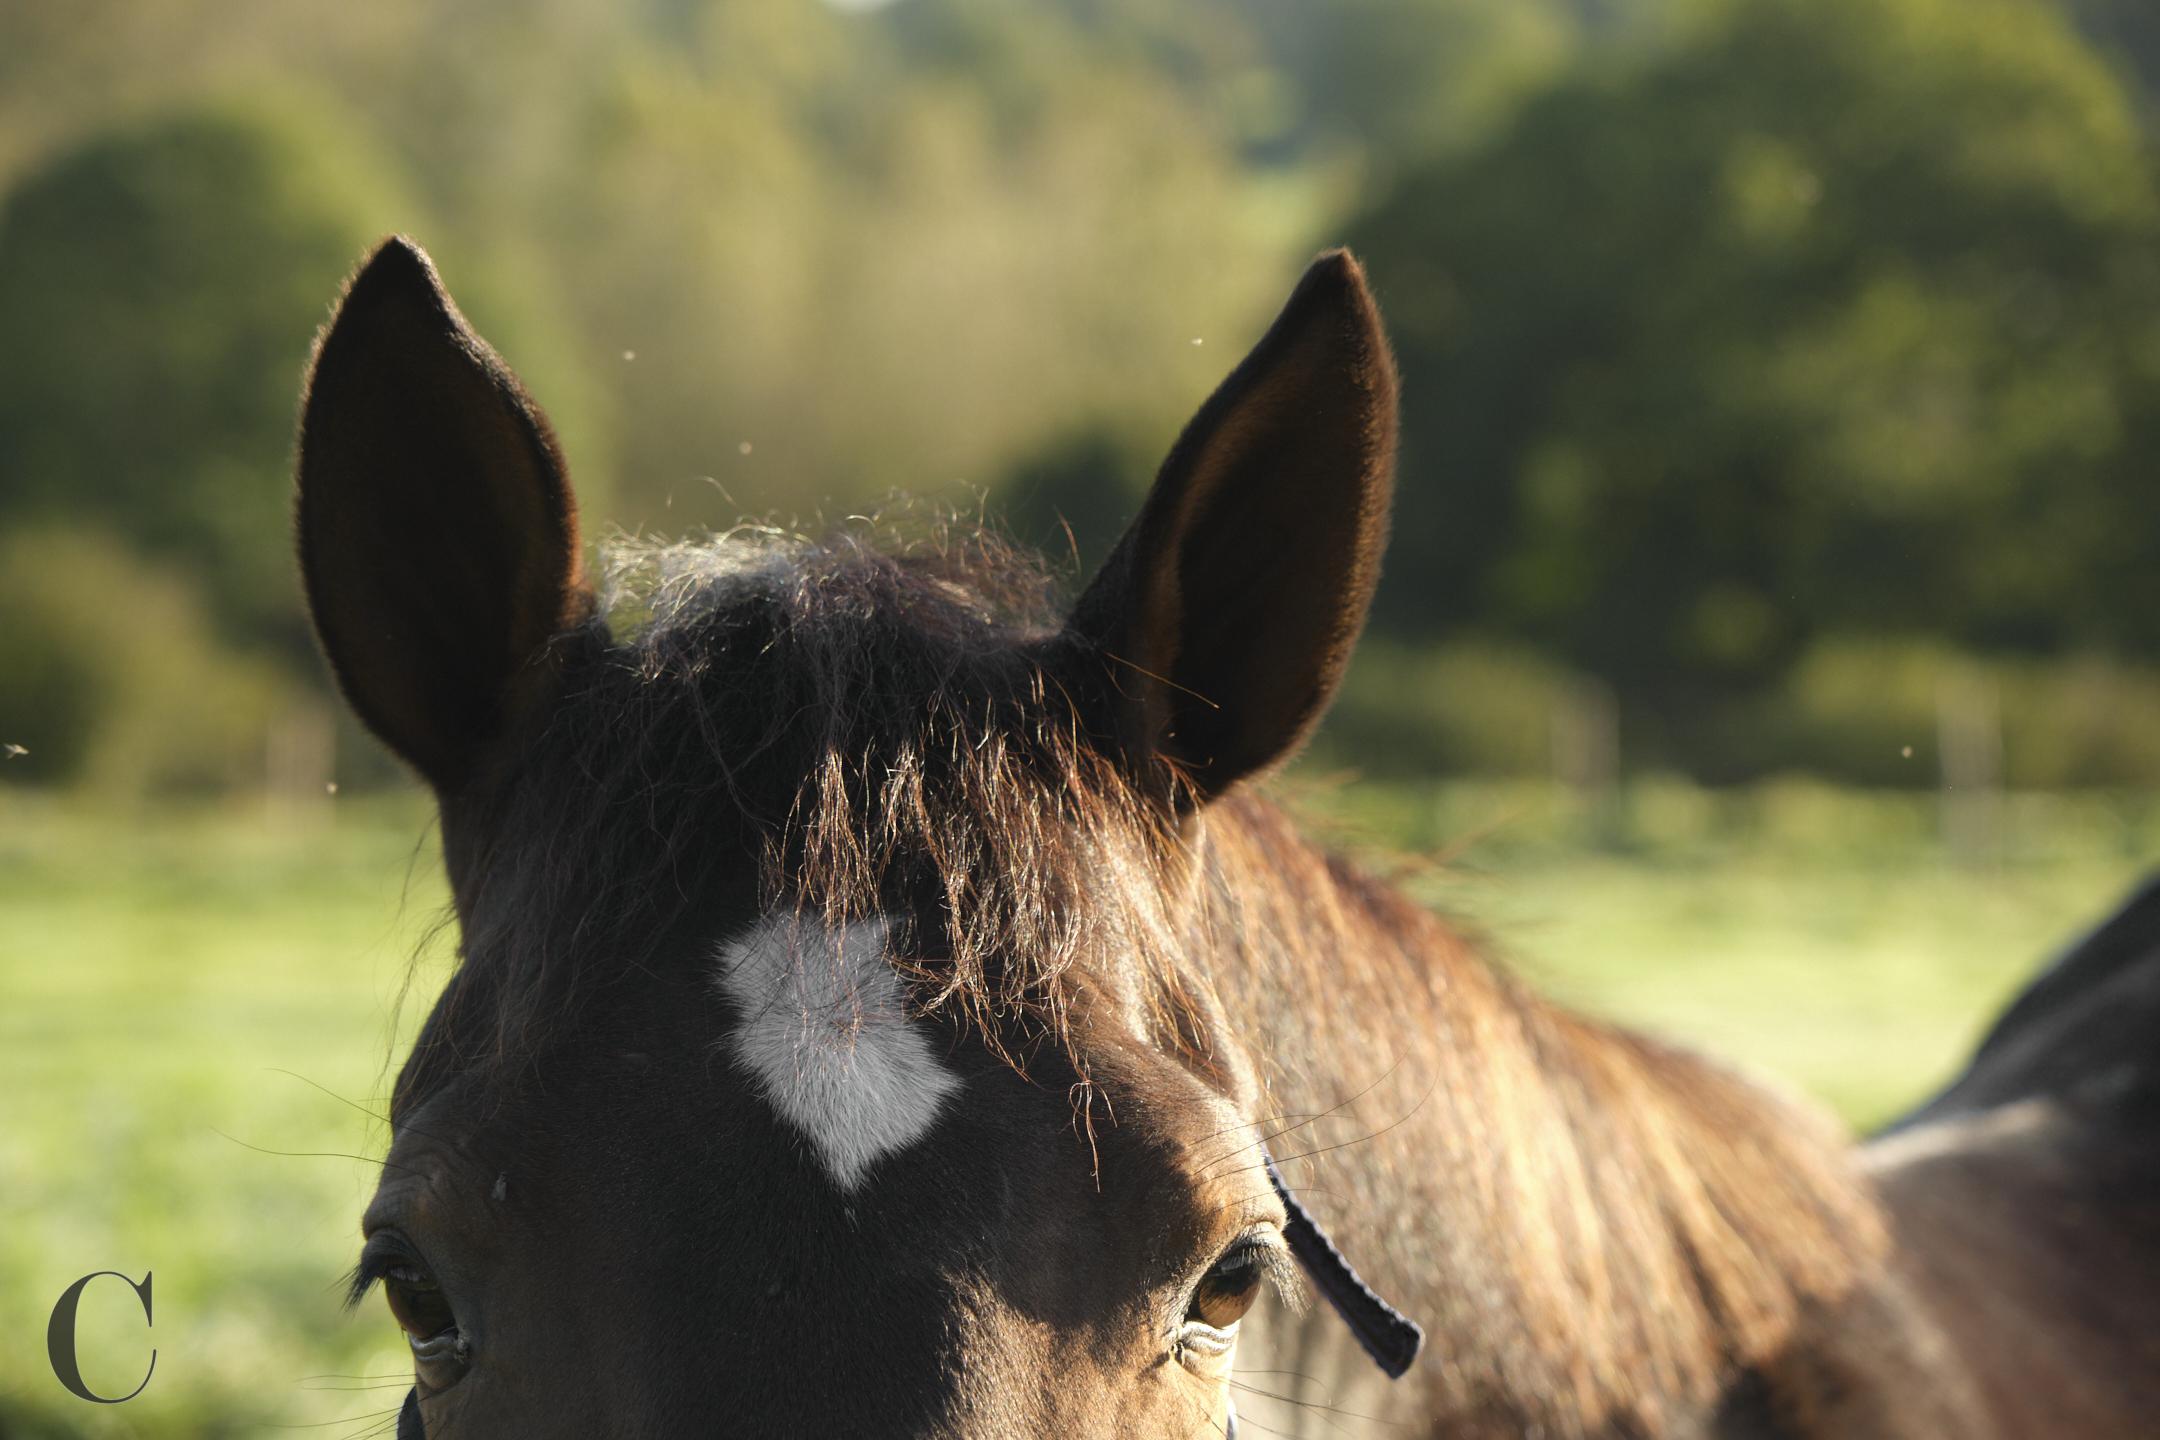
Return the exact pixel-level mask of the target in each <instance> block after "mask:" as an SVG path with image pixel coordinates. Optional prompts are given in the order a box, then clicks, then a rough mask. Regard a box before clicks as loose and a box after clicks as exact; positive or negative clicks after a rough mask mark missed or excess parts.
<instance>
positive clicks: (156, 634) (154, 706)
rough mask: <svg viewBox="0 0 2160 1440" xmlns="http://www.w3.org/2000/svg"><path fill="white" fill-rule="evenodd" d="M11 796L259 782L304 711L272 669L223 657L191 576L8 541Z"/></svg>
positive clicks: (6, 736) (72, 547) (105, 540)
mask: <svg viewBox="0 0 2160 1440" xmlns="http://www.w3.org/2000/svg"><path fill="white" fill-rule="evenodd" d="M0 615H4V616H6V624H4V625H0V676H5V677H6V683H4V684H0V744H8V745H17V746H20V747H21V748H22V750H23V751H24V752H25V753H23V754H21V755H19V756H17V757H16V758H14V759H12V760H0V784H10V785H19V784H39V783H52V782H56V781H74V780H80V781H85V782H87V783H88V784H89V785H90V786H91V788H93V789H95V790H98V791H100V792H103V793H105V794H108V795H112V796H116V797H139V796H143V795H150V794H173V793H187V792H201V791H219V790H225V789H232V788H237V787H242V786H248V785H252V784H254V783H255V782H257V781H258V780H259V779H260V777H261V774H262V765H263V753H264V745H265V740H266V736H267V734H268V731H269V728H270V726H271V725H272V723H273V722H274V720H275V718H276V716H277V715H278V713H279V711H280V710H281V709H282V708H283V707H284V706H286V705H287V704H289V703H291V698H292V697H291V694H290V689H289V686H288V684H287V683H286V682H284V681H283V680H282V679H281V678H280V677H279V676H278V675H277V674H276V672H275V671H274V670H273V669H271V668H270V667H269V666H267V665H265V664H263V663H262V662H260V661H253V660H248V659H244V658H241V657H238V656H235V655H233V654H231V653H229V652H228V651H227V650H226V649H224V648H223V647H222V646H221V644H220V642H219V640H218V638H217V635H216V632H215V630H214V629H213V627H212V625H211V623H210V621H209V618H208V616H207V615H206V614H205V612H204V608H203V605H202V600H201V597H200V595H199V594H198V593H197V592H196V590H195V588H194V586H193V584H192V583H191V582H190V581H189V579H187V578H186V577H185V576H184V575H181V574H177V573H174V572H172V571H171V570H169V569H160V568H157V567H154V566H149V565H146V564H145V563H143V562H142V561H141V560H140V559H139V558H138V557H136V556H134V555H131V554H129V553H128V551H127V550H126V549H125V548H123V547H122V546H120V545H119V544H117V543H116V542H115V541H114V540H112V539H111V538H110V537H109V536H107V535H104V534H101V533H97V532H83V531H65V530H36V529H33V530H27V531H23V532H21V533H18V534H15V535H12V536H9V537H7V538H6V539H5V540H4V541H0Z"/></svg>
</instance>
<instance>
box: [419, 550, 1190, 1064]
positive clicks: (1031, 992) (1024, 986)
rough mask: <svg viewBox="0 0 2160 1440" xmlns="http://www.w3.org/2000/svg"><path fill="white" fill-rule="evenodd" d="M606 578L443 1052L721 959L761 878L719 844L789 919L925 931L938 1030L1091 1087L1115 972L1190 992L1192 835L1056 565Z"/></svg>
mask: <svg viewBox="0 0 2160 1440" xmlns="http://www.w3.org/2000/svg"><path fill="white" fill-rule="evenodd" d="M602 573H603V575H604V581H603V584H602V587H601V597H600V598H601V604H600V607H599V610H598V612H597V614H596V615H595V617H594V618H593V619H592V620H591V621H589V622H588V623H587V624H586V625H584V626H583V627H581V628H580V629H578V630H576V631H573V632H571V633H570V634H567V635H564V636H562V637H560V638H559V639H558V640H557V641H556V642H555V645H554V647H553V653H552V656H551V658H552V661H553V663H554V664H555V665H556V667H557V668H558V670H559V672H560V675H561V683H560V687H559V691H558V693H557V694H556V696H555V697H554V699H553V700H552V701H551V702H550V704H549V705H548V708H547V713H546V718H545V721H544V724H543V725H542V727H541V728H540V730H539V732H538V733H537V735H536V736H535V738H534V739H533V740H532V741H531V742H530V743H529V744H527V745H526V746H525V747H524V753H523V756H522V759H521V761H520V764H519V769H518V772H517V773H516V774H515V775H514V776H513V777H511V779H510V780H509V782H508V783H507V784H506V785H504V786H503V787H502V788H503V790H504V793H505V798H504V799H503V801H502V802H501V808H500V810H499V812H498V813H497V814H496V815H494V816H493V817H491V818H492V823H491V824H490V825H489V826H488V827H487V828H488V829H489V830H490V832H491V833H494V834H498V835H501V836H504V837H507V838H505V839H503V840H501V841H498V842H497V843H496V844H495V845H494V846H493V848H492V849H491V851H490V852H489V853H488V854H487V855H486V856H485V858H484V860H483V862H482V863H479V864H476V865H474V866H473V867H472V869H473V871H474V874H475V876H476V879H475V884H474V889H473V893H472V894H471V895H470V897H468V900H467V903H466V905H465V907H464V908H465V930H464V941H465V943H464V947H463V952H462V956H461V963H460V966H459V970H458V973H457V975H456V976H454V977H453V980H452V983H451V986H450V988H449V990H448V991H447V992H446V994H445V997H444V1001H443V1007H442V1009H443V1011H444V1012H446V1014H445V1016H444V1019H443V1024H442V1027H441V1028H442V1029H443V1030H444V1031H445V1032H448V1031H451V1030H454V1031H456V1032H457V1034H456V1036H455V1037H454V1038H455V1043H454V1045H453V1046H452V1049H453V1050H454V1052H455V1054H454V1056H450V1057H445V1058H450V1059H454V1060H455V1061H456V1062H457V1063H458V1064H461V1065H462V1064H469V1063H472V1062H473V1061H474V1060H476V1059H479V1058H485V1057H493V1058H496V1059H501V1058H504V1057H508V1056H512V1055H520V1054H524V1055H529V1054H531V1053H533V1052H535V1051H536V1050H537V1049H539V1048H540V1047H542V1046H544V1045H545V1043H546V1041H547V1038H548V1036H549V1035H550V1034H551V1033H552V1032H553V1031H554V1030H555V1029H556V1028H557V1027H558V1026H560V1025H561V1024H562V1023H563V1022H564V1020H565V1019H566V1018H568V1017H569V1015H570V1014H571V1012H572V1011H574V1010H575V1008H576V1007H577V1005H578V1004H579V1003H580V997H581V996H583V995H584V994H586V993H587V992H588V991H589V990H590V989H591V987H592V986H594V985H596V984H606V983H609V982H610V981H611V980H613V979H617V978H620V977H622V976H624V975H628V974H632V973H635V972H637V971H639V970H641V969H644V968H647V967H650V966H653V965H655V964H658V963H660V962H661V958H662V957H661V953H660V952H661V951H662V950H663V949H665V948H666V947H669V946H679V945H681V944H684V943H693V942H695V941H697V940H700V939H702V940H705V941H709V940H710V939H711V937H710V936H703V937H699V936H696V935H694V934H686V933H684V926H685V925H686V924H689V923H691V917H692V916H693V915H694V913H695V911H696V909H697V906H698V901H699V898H700V897H701V896H705V895H709V894H711V893H712V892H713V890H714V889H715V887H716V886H718V885H721V884H724V883H726V882H727V881H728V880H729V878H730V876H729V875H728V874H727V870H728V868H729V867H730V866H732V867H735V869H736V870H737V871H739V870H740V868H741V867H742V865H743V864H744V863H745V851H744V850H743V849H742V848H741V847H739V846H737V847H733V848H730V847H726V846H719V847H716V846H715V844H714V840H713V837H714V834H715V832H716V830H719V831H723V832H725V833H730V834H740V835H742V836H745V837H747V838H748V840H749V841H750V843H751V846H752V849H751V850H750V851H749V852H748V853H750V854H751V855H753V856H754V864H755V866H756V869H757V884H758V888H759V896H760V904H761V905H762V906H763V907H764V908H766V909H767V910H772V909H778V908H792V909H793V910H794V911H796V912H797V913H798V915H800V916H804V917H806V918H809V919H812V920H814V921H816V922H817V923H821V924H825V925H829V926H833V927H839V926H844V925H847V924H850V923H853V922H855V921H858V920H862V919H865V918H867V917H869V916H872V915H875V914H886V915H888V916H890V917H892V918H893V919H895V920H910V919H911V920H913V921H914V922H915V923H914V924H913V925H912V926H911V927H909V928H908V929H907V930H906V931H904V932H903V933H902V934H901V936H900V937H899V938H900V943H899V944H898V945H897V946H896V951H895V964H896V966H897V967H898V968H899V969H900V970H901V973H902V975H903V977H904V978H905V979H906V980H907V981H908V982H909V983H910V989H911V994H913V995H914V996H915V998H916V1001H917V1003H918V1004H919V1005H920V1007H921V1009H922V1010H923V1011H924V1012H925V1013H928V1014H939V1015H948V1016H950V1017H952V1018H954V1019H955V1020H956V1021H959V1022H961V1023H964V1024H967V1025H970V1026H972V1027H973V1028H974V1029H975V1030H976V1031H977V1032H978V1033H980V1034H981V1035H982V1036H983V1037H984V1039H985V1040H986V1041H987V1043H988V1044H989V1045H990V1047H991V1048H992V1049H993V1050H994V1051H995V1052H996V1053H998V1054H999V1055H1000V1056H1002V1057H1003V1058H1005V1059H1006V1060H1007V1061H1008V1062H1009V1063H1012V1064H1014V1065H1015V1066H1016V1067H1019V1068H1023V1069H1024V1067H1025V1065H1026V1062H1027V1057H1028V1055H1029V1054H1030V1053H1031V1051H1032V1050H1033V1049H1034V1048H1035V1047H1037V1046H1039V1045H1041V1044H1042V1043H1045V1042H1050V1043H1055V1044H1057V1045H1059V1046H1061V1047H1063V1048H1064V1049H1065V1050H1066V1052H1067V1053H1068V1054H1069V1055H1071V1056H1072V1058H1073V1059H1074V1061H1075V1063H1076V1065H1077V1066H1078V1068H1079V1069H1080V1070H1081V1073H1082V1074H1083V1075H1084V1074H1085V1063H1084V1057H1082V1056H1081V1055H1080V1054H1079V1053H1078V1051H1077V1049H1076V1048H1075V1047H1074V1046H1073V1044H1072V1035H1073V1030H1072V1024H1071V1020H1072V1012H1073V1005H1074V1002H1075V997H1076V995H1077V993H1078V977H1079V975H1080V974H1081V972H1082V970H1083V969H1085V968H1086V961H1087V960H1088V958H1089V957H1090V956H1096V955H1109V954H1117V955H1123V956H1132V957H1137V958H1139V959H1140V961H1141V962H1142V968H1143V970H1146V971H1149V972H1151V973H1155V974H1157V975H1158V976H1159V977H1161V980H1162V984H1161V986H1159V987H1151V988H1152V989H1156V990H1159V991H1160V994H1159V995H1158V997H1157V998H1158V999H1160V998H1161V997H1162V996H1174V995H1175V994H1176V993H1177V992H1178V990H1179V982H1178V981H1177V980H1176V979H1175V977H1174V975H1173V974H1172V967H1171V966H1170V965H1169V962H1168V950H1169V947H1168V945H1167V942H1166V936H1167V920H1166V918H1165V916H1164V914H1163V910H1162V896H1163V894H1164V891H1165V886H1166V885H1167V884H1168V883H1169V879H1168V875H1167V866H1168V864H1169V860H1168V857H1169V855H1170V852H1171V847H1170V845H1169V843H1168V842H1169V829H1168V826H1169V820H1168V814H1167V812H1166V811H1165V809H1164V807H1163V806H1162V804H1161V801H1160V799H1159V798H1157V799H1154V800H1152V801H1151V800H1149V799H1148V798H1146V797H1144V796H1143V795H1142V794H1141V792H1140V790H1139V789H1138V787H1137V786H1136V784H1135V783H1134V781H1133V779H1132V777H1131V776H1129V774H1128V773H1127V769H1126V767H1125V766H1124V765H1122V764H1121V763H1119V762H1118V761H1117V760H1116V759H1115V758H1114V757H1113V756H1112V755H1110V754H1108V753H1106V751H1105V750H1104V749H1103V748H1102V746H1101V745H1100V744H1099V743H1098V740H1097V738H1096V737H1094V736H1092V735H1091V734H1090V731H1089V727H1088V725H1087V723H1086V717H1085V715H1084V713H1083V706H1082V705H1081V704H1080V702H1078V701H1076V699H1075V698H1074V696H1073V695H1072V693H1070V690H1069V689H1068V687H1067V684H1066V681H1065V679H1064V678H1062V677H1061V674H1060V667H1059V666H1058V664H1057V663H1056V660H1057V657H1059V656H1061V655H1065V654H1066V653H1067V652H1066V651H1065V650H1062V649H1061V648H1060V643H1061V626H1060V617H1062V615H1063V614H1064V613H1065V607H1064V605H1063V604H1062V600H1063V593H1062V592H1063V589H1064V587H1063V585H1062V584H1061V583H1060V578H1059V577H1058V576H1057V575H1055V574H1054V573H1053V572H1052V571H1050V570H1049V569H1048V567H1046V566H1045V565H1044V564H1043V563H1042V562H1041V561H1040V560H1039V559H1038V558H1036V557H1034V556H1033V555H1032V554H1030V553H1029V552H1027V551H1024V550H1022V549H1021V548H1019V547H1017V546H1015V545H1013V544H1011V543H1009V542H1007V541H1006V540H1004V539H1003V538H1002V537H1000V536H998V535H996V534H995V533H993V532H990V531H987V530H985V529H983V528H982V527H981V526H980V525H978V524H975V523H972V522H970V523H965V524H957V523H954V522H952V521H949V520H945V521H938V522H933V523H931V524H929V525H927V526H917V527H915V528H914V529H913V530H908V529H905V528H903V527H902V526H900V525H897V524H894V523H890V522H871V521H862V522H856V523H855V524H852V525H850V526H848V527H843V528H841V529H838V530H835V531H833V532H830V533H828V534H825V535H822V536H817V537H810V536H804V535H798V534H791V533H788V532H784V531H781V530H777V529H772V528H765V527H745V528H742V529H737V530H734V531H731V532H728V533H726V534H723V535H718V536H714V537H711V538H708V539H706V540H703V541H699V542H694V543H670V544H654V543H648V542H643V541H638V540H623V541H618V542H616V543H614V544H612V545H610V546H609V547H607V548H606V549H605V550H604V552H603V567H602ZM1067 668H1069V667H1067ZM599 957H605V960H604V962H603V961H601V960H600V959H599ZM1164 1003H1170V1004H1172V1005H1173V1008H1174V1005H1175V1002H1174V1001H1165V1002H1164ZM475 1010H482V1011H486V1012H489V1014H488V1016H487V1018H488V1019H489V1020H491V1021H492V1023H491V1024H489V1023H483V1024H481V1025H479V1026H477V1027H476V1025H475V1023H474V1022H475V1019H476V1018H477V1017H476V1016H475V1015H474V1014H473V1012H474V1011H475ZM433 1028H437V1027H434V1026H431V1029H433ZM1188 1028H1189V1027H1185V1026H1180V1025H1177V1024H1175V1023H1173V1024H1171V1025H1169V1026H1168V1030H1169V1032H1170V1033H1172V1034H1183V1033H1185V1032H1186V1030H1187V1029H1188ZM481 1031H485V1032H487V1033H485V1034H482V1033H480V1032H481ZM445 1038H449V1037H447V1033H446V1036H445ZM416 1065H417V1067H418V1069H420V1070H426V1069H430V1068H432V1067H429V1066H426V1065H420V1064H418V1062H417V1052H416ZM419 1083H421V1081H420V1080H419V1077H418V1076H417V1075H415V1074H409V1075H408V1077H407V1080H406V1081H404V1082H401V1085H400V1092H401V1094H402V1093H404V1092H406V1091H409V1090H412V1089H413V1088H414V1087H415V1085H416V1084H419ZM423 1088H424V1086H423Z"/></svg>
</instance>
